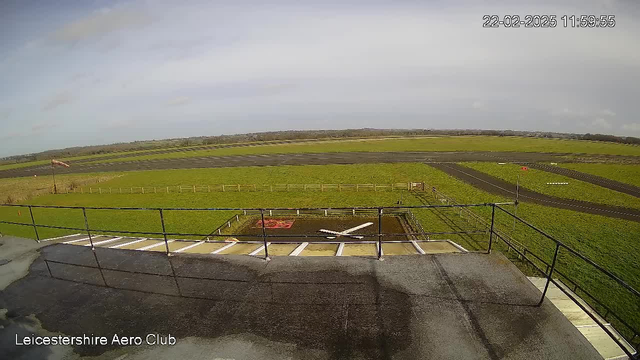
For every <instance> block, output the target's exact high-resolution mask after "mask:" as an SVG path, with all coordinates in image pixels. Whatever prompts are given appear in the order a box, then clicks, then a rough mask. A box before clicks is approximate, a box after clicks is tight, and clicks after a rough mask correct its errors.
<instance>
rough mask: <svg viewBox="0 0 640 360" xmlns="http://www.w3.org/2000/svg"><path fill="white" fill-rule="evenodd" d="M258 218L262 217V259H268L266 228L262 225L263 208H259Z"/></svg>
mask: <svg viewBox="0 0 640 360" xmlns="http://www.w3.org/2000/svg"><path fill="white" fill-rule="evenodd" d="M260 218H261V219H262V241H263V242H264V259H265V260H266V261H269V260H270V259H269V249H268V248H269V247H268V246H267V230H266V229H265V227H264V209H260Z"/></svg>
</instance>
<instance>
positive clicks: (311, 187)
mask: <svg viewBox="0 0 640 360" xmlns="http://www.w3.org/2000/svg"><path fill="white" fill-rule="evenodd" d="M422 189H424V183H422V182H408V183H392V184H231V185H226V184H217V185H188V186H185V185H171V186H127V187H108V188H107V187H104V188H103V187H89V188H85V187H82V188H78V189H72V190H66V191H63V192H60V191H59V193H61V194H69V193H73V194H75V193H81V194H158V193H165V194H176V193H210V192H248V191H249V192H258V191H261V192H274V191H276V192H282V191H317V192H325V191H327V192H328V191H338V192H340V191H356V192H358V191H374V192H377V191H398V190H413V191H420V190H422Z"/></svg>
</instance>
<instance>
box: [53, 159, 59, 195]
mask: <svg viewBox="0 0 640 360" xmlns="http://www.w3.org/2000/svg"><path fill="white" fill-rule="evenodd" d="M51 174H52V175H53V193H54V194H57V193H58V188H57V187H56V167H55V166H54V165H53V161H52V162H51Z"/></svg>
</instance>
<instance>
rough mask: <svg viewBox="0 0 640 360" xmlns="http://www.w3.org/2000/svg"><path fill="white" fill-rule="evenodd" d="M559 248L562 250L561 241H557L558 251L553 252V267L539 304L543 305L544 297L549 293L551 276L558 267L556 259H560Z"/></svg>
mask: <svg viewBox="0 0 640 360" xmlns="http://www.w3.org/2000/svg"><path fill="white" fill-rule="evenodd" d="M559 250H560V243H556V251H555V253H554V254H553V261H552V262H551V269H549V275H547V283H546V284H545V285H544V290H543V291H542V297H541V298H540V302H539V303H538V306H540V305H542V302H543V301H544V297H545V296H546V295H547V290H548V289H549V283H550V282H551V276H552V275H553V270H554V269H555V267H556V260H557V259H558V251H559Z"/></svg>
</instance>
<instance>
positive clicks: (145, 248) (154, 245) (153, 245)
mask: <svg viewBox="0 0 640 360" xmlns="http://www.w3.org/2000/svg"><path fill="white" fill-rule="evenodd" d="M174 241H175V240H169V241H167V244H169V243H172V242H174ZM160 245H164V241H160V242H159V243H155V244H151V245H149V246H145V247H141V248H140V249H136V250H141V251H144V250H149V249H153V248H154V247H158V246H160Z"/></svg>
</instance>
